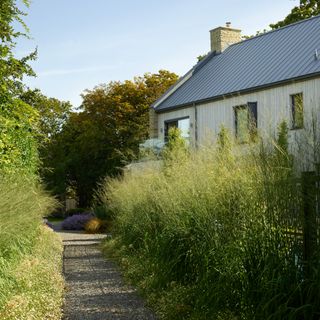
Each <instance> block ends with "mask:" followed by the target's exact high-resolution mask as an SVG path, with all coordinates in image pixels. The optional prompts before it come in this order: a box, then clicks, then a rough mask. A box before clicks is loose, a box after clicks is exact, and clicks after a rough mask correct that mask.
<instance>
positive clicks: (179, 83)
mask: <svg viewBox="0 0 320 320" xmlns="http://www.w3.org/2000/svg"><path fill="white" fill-rule="evenodd" d="M215 55H216V52H215V51H213V52H209V53H208V54H207V55H206V56H205V57H204V58H203V59H202V60H201V61H199V62H198V63H197V64H196V65H195V66H194V67H192V68H191V69H190V70H189V71H188V72H187V73H186V74H185V75H184V76H182V77H181V78H180V79H179V80H178V81H177V82H176V83H175V84H173V85H172V86H171V87H170V88H169V89H168V90H167V91H166V92H165V93H164V94H163V95H162V96H161V97H160V98H159V99H157V100H156V101H155V102H154V103H153V104H152V105H151V108H153V109H157V107H158V106H159V105H160V104H161V103H162V102H164V101H165V100H166V99H167V98H169V96H170V95H171V94H172V93H174V92H175V91H176V90H177V89H178V88H180V87H181V86H182V85H183V84H184V83H185V82H186V81H188V80H189V79H190V78H191V77H192V76H193V74H195V73H196V72H198V71H199V70H200V69H201V68H202V67H203V66H204V65H205V64H207V62H208V61H209V60H211V58H212V57H213V56H215Z"/></svg>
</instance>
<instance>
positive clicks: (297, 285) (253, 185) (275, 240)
mask: <svg viewBox="0 0 320 320" xmlns="http://www.w3.org/2000/svg"><path fill="white" fill-rule="evenodd" d="M281 134H282V136H281V141H280V142H281V144H280V143H279V144H277V143H276V142H275V143H273V144H271V143H270V144H268V145H267V144H266V143H261V144H254V145H247V146H246V147H245V152H244V150H243V147H242V148H240V147H239V146H235V145H232V141H231V139H230V136H228V133H227V132H226V130H222V131H221V134H220V135H219V138H218V143H217V145H216V146H210V147H202V148H200V149H199V150H196V151H186V150H185V148H181V150H180V152H178V151H177V149H175V150H174V152H171V153H170V155H169V156H166V159H165V160H164V165H163V169H162V170H153V169H150V168H149V169H146V170H144V171H141V172H140V173H138V174H137V173H135V174H132V173H127V174H125V175H124V176H123V177H122V178H121V179H115V180H108V181H107V182H106V185H105V187H104V190H102V191H101V192H102V193H101V194H105V203H106V205H108V207H109V208H110V209H111V210H112V211H113V214H114V217H115V221H114V236H115V237H114V239H115V240H113V241H112V242H111V243H110V242H109V243H108V242H107V243H106V245H105V246H106V248H107V249H108V250H109V251H110V250H111V251H113V252H116V255H117V256H118V259H119V261H120V262H121V263H122V265H123V266H124V268H125V269H126V274H127V276H128V278H129V279H131V281H133V282H134V283H135V284H137V285H138V286H139V288H140V289H141V290H142V291H143V292H144V293H145V294H146V295H147V297H148V298H149V302H150V303H151V304H152V305H153V306H154V307H155V309H156V310H157V312H158V314H159V315H160V316H161V317H162V318H163V319H250V320H252V319H316V318H317V317H318V316H319V312H320V305H319V300H318V299H317V296H318V294H316V295H315V294H314V293H315V292H316V291H315V288H319V285H318V282H317V281H318V276H319V275H318V273H317V272H316V273H314V275H313V278H312V279H311V278H310V279H308V280H307V279H306V276H305V272H304V270H305V269H304V266H303V256H302V254H303V252H302V243H301V236H300V235H301V232H302V229H303V203H302V202H303V201H302V192H301V184H300V183H297V181H298V180H299V175H298V174H297V173H296V171H295V168H294V161H293V158H292V157H291V156H289V154H288V150H286V148H285V147H283V146H286V143H285V141H284V137H283V135H284V134H285V127H284V126H283V128H282V131H281ZM274 146H276V148H275V147H274ZM110 247H111V248H110ZM310 290H311V291H312V292H311V291H310Z"/></svg>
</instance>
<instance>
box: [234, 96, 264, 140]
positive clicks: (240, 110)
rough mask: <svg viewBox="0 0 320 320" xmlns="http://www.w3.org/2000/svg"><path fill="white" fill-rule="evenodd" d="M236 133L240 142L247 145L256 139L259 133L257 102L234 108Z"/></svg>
mask: <svg viewBox="0 0 320 320" xmlns="http://www.w3.org/2000/svg"><path fill="white" fill-rule="evenodd" d="M234 113H235V129H236V130H235V131H236V137H237V140H238V142H240V143H247V142H249V141H251V140H253V139H254V137H255V136H256V133H257V120H258V113H257V102H248V103H247V104H244V105H240V106H236V107H234Z"/></svg>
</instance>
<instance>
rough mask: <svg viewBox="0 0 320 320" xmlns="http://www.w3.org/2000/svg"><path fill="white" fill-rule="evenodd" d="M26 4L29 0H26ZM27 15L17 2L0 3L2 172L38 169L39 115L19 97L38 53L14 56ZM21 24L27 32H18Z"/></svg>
mask: <svg viewBox="0 0 320 320" xmlns="http://www.w3.org/2000/svg"><path fill="white" fill-rule="evenodd" d="M23 3H24V4H25V5H28V4H29V1H27V0H24V1H23ZM24 15H25V14H24V13H23V12H22V11H21V10H20V9H19V8H18V5H17V1H15V0H3V1H1V4H0V40H1V42H0V123H1V126H0V170H5V171H14V170H21V169H27V170H29V171H31V172H34V171H35V169H36V167H37V164H38V162H37V151H36V144H35V141H34V131H35V127H36V125H37V120H38V115H37V113H36V112H35V111H34V110H33V109H32V108H31V107H30V106H29V105H27V104H25V103H23V102H22V101H21V99H20V98H19V96H20V95H21V94H22V92H23V90H24V86H23V83H22V79H23V76H25V75H29V76H32V75H34V73H33V71H32V69H31V67H30V66H29V64H28V62H29V61H30V60H33V59H35V57H36V52H33V53H31V54H30V55H28V56H26V57H23V58H20V59H19V58H17V57H15V55H14V49H15V46H16V40H17V39H18V38H19V37H21V36H26V32H27V31H28V30H27V27H26V26H25V24H24V23H23V20H22V16H24ZM17 23H20V25H21V26H22V29H23V30H24V32H21V31H16V30H15V27H16V28H18V27H17Z"/></svg>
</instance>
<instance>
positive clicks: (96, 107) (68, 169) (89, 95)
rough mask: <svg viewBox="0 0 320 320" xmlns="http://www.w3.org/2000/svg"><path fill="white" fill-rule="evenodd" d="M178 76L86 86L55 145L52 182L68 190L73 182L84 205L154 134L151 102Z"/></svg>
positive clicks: (52, 148)
mask: <svg viewBox="0 0 320 320" xmlns="http://www.w3.org/2000/svg"><path fill="white" fill-rule="evenodd" d="M176 80H177V76H176V75H175V74H173V73H171V72H169V71H165V70H160V71H159V73H157V74H149V73H147V74H145V75H144V76H143V77H136V78H135V79H134V80H133V81H129V80H127V81H124V82H110V83H109V84H106V85H100V86H98V87H96V88H94V89H93V90H87V91H85V93H84V94H83V102H82V106H81V108H80V112H79V113H72V114H71V115H70V118H69V119H68V121H67V123H66V125H65V126H64V127H63V130H62V131H61V133H59V134H58V135H56V137H55V138H54V139H53V140H52V142H51V144H50V146H49V150H48V159H50V164H48V166H49V167H51V168H53V170H52V172H48V174H47V175H46V177H45V181H46V182H47V184H48V186H49V187H50V188H51V189H53V190H54V192H55V193H57V194H62V193H64V191H65V190H66V188H67V186H68V185H70V184H73V185H75V187H76V191H77V194H78V196H79V198H80V199H79V201H80V205H81V206H88V205H89V204H90V202H91V200H92V195H93V190H94V189H95V188H96V186H97V183H98V182H99V181H100V180H101V179H102V178H104V177H105V176H106V175H108V176H113V175H117V174H119V172H120V168H121V167H122V166H123V165H124V164H125V162H126V161H130V160H132V159H133V158H135V157H136V156H137V154H138V151H139V143H140V142H141V141H143V140H144V139H146V138H147V136H148V128H149V107H150V105H151V104H152V102H154V101H155V100H156V99H157V98H158V97H159V96H160V95H161V94H162V93H163V92H164V91H165V90H166V89H167V88H168V87H169V86H171V85H172V84H173V83H174V82H175V81H176Z"/></svg>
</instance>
